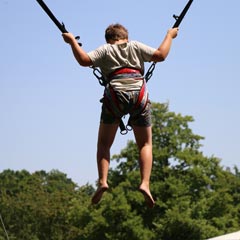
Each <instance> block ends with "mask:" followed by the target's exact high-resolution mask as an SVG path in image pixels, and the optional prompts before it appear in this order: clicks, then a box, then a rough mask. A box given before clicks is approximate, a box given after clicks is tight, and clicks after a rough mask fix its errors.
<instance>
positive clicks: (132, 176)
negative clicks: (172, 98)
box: [0, 103, 240, 240]
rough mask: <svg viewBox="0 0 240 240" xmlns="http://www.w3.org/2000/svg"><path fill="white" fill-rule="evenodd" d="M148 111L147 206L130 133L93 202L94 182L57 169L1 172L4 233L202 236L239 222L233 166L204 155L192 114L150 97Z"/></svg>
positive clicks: (29, 238)
mask: <svg viewBox="0 0 240 240" xmlns="http://www.w3.org/2000/svg"><path fill="white" fill-rule="evenodd" d="M152 119H153V170H152V176H151V190H152V193H153V196H154V197H155V198H156V206H155V207H154V208H153V209H148V208H147V206H146V204H145V202H144V198H143V196H142V194H141V193H140V192H138V191H137V188H138V185H139V181H140V174H139V165H138V149H137V147H136V145H135V143H134V142H133V141H129V142H128V143H127V146H126V147H125V148H124V149H122V150H121V152H120V153H119V154H117V155H115V156H113V161H116V162H117V166H116V167H115V168H114V169H110V172H109V185H110V187H111V188H110V189H109V191H108V192H107V193H105V194H104V196H103V198H102V201H101V202H100V204H98V205H97V206H92V205H91V202H90V200H91V196H92V194H93V192H94V190H95V189H94V187H93V186H91V185H89V184H86V185H84V186H81V187H79V186H77V185H76V184H75V183H73V182H72V181H71V179H68V178H67V176H66V175H65V174H64V173H61V172H59V171H57V170H53V171H51V172H49V173H46V172H45V171H38V172H35V173H32V174H30V173H29V172H27V171H25V170H22V171H11V170H5V171H3V172H2V173H0V179H1V181H0V209H1V212H0V213H1V216H2V217H3V219H4V223H5V225H6V229H7V232H8V234H9V237H10V239H11V240H13V239H24V240H61V239H64V240H126V239H131V240H169V239H171V240H203V239H207V238H209V237H213V236H216V235H220V234H224V233H228V232H232V231H237V230H239V225H240V173H239V170H238V169H237V168H236V167H235V168H234V169H233V171H230V170H229V169H227V170H226V169H223V167H221V165H220V161H219V159H217V158H216V157H214V156H211V157H206V156H204V155H203V153H202V152H201V151H200V148H201V141H202V140H203V137H201V136H199V135H196V134H194V133H193V132H192V130H191V129H190V127H189V124H190V123H192V122H193V118H192V117H190V116H182V115H180V114H175V113H173V112H169V111H168V106H167V104H158V103H153V104H152ZM4 236H5V235H4V231H3V229H2V227H1V226H0V240H3V239H5V238H4Z"/></svg>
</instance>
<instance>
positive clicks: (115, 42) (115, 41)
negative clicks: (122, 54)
mask: <svg viewBox="0 0 240 240" xmlns="http://www.w3.org/2000/svg"><path fill="white" fill-rule="evenodd" d="M126 42H128V39H119V40H109V41H108V43H110V44H121V43H126Z"/></svg>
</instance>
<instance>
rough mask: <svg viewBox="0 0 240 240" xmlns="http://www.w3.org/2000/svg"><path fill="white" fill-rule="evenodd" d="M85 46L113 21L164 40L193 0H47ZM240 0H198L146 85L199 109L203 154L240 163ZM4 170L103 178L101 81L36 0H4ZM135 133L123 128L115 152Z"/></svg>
mask: <svg viewBox="0 0 240 240" xmlns="http://www.w3.org/2000/svg"><path fill="white" fill-rule="evenodd" d="M45 1H46V3H47V4H48V5H49V7H50V8H51V9H52V11H53V12H54V13H55V15H56V16H57V17H58V18H59V20H60V21H64V23H65V25H66V27H67V29H68V31H70V32H73V33H74V34H75V35H80V36H81V41H82V43H83V47H84V49H85V50H86V51H90V50H92V49H95V48H96V47H98V46H100V45H101V44H103V43H104V30H105V28H106V27H107V26H108V25H109V24H110V23H116V22H119V23H122V24H123V25H125V26H126V27H127V28H128V29H129V32H130V39H133V40H139V41H142V42H144V43H146V44H149V45H151V46H153V47H158V46H159V44H160V43H161V41H162V39H163V37H164V35H165V33H166V31H167V29H168V28H170V27H171V26H172V25H173V23H174V19H173V18H172V15H173V14H174V13H175V14H178V13H179V12H180V11H181V10H182V8H183V7H184V6H185V4H186V2H187V0H186V1H185V0H181V1H180V0H165V1H163V0H161V1H159V0H152V1H148V2H146V1H139V0H138V1H137V0H133V1H126V0H123V1H117V2H115V1H107V0H102V1H96V0H93V1H79V0H71V1H67V0H62V1H53V0H45ZM239 9H240V1H239V0H229V1H226V0H211V1H209V0H194V2H193V5H192V7H191V9H190V11H189V13H188V15H187V16H186V18H185V19H184V21H183V23H182V25H181V27H180V31H179V36H178V38H177V39H175V40H174V42H173V47H172V51H171V53H170V55H169V56H168V59H167V60H166V61H165V62H164V63H159V64H158V65H157V68H156V70H155V72H154V76H153V78H152V79H151V80H150V82H149V84H148V87H149V91H150V98H151V100H152V101H155V102H169V108H170V111H174V112H176V113H181V114H182V115H191V116H193V117H194V119H195V121H194V123H192V124H191V128H192V129H193V131H194V132H195V133H196V134H199V135H201V136H204V137H205V140H204V141H202V144H203V147H202V149H201V150H202V151H203V153H204V155H205V156H212V155H214V156H216V157H218V158H220V159H222V161H221V164H222V165H223V166H229V167H233V166H234V165H236V166H238V167H240V164H239V160H240V154H239V149H240V141H239V136H240V127H239V123H240V107H239V104H240V94H239V90H240V60H239V56H240V46H239V43H240V30H239V24H238V23H239V21H238V16H239ZM0 22H1V37H0V70H1V71H0V114H1V117H0V171H3V170H4V169H13V170H21V169H26V170H28V171H30V172H34V171H37V170H42V169H43V170H46V171H50V170H52V169H58V170H60V171H62V172H64V173H66V174H67V175H68V177H69V178H72V180H73V181H74V182H76V183H78V184H79V185H82V184H85V183H87V182H89V183H94V182H95V180H96V179H97V168H96V160H95V155H96V141H97V130H98V125H99V113H100V103H99V102H98V101H99V99H100V98H101V96H102V91H103V88H102V87H101V86H100V85H99V84H98V82H97V80H96V79H95V78H94V77H93V75H92V71H91V69H89V68H82V67H80V66H78V64H77V63H76V61H75V60H74V58H73V56H72V53H71V51H70V47H69V46H68V45H66V44H65V43H64V42H63V40H62V37H61V34H60V32H59V30H58V29H57V28H56V27H55V25H54V24H53V23H52V22H51V21H50V19H49V18H48V17H47V15H46V14H45V13H44V12H43V10H42V9H41V8H40V6H39V5H38V3H37V2H36V1H35V0H31V1H30V0H27V1H10V0H0ZM129 139H133V135H132V133H130V134H128V135H127V136H121V135H120V134H119V133H118V135H117V137H116V141H115V143H114V146H113V148H112V154H114V153H119V152H120V150H121V149H122V148H123V147H125V146H126V143H127V141H128V140H129Z"/></svg>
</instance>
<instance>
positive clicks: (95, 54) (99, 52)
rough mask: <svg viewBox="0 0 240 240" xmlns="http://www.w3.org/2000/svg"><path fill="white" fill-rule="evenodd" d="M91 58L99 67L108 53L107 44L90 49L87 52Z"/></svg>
mask: <svg viewBox="0 0 240 240" xmlns="http://www.w3.org/2000/svg"><path fill="white" fill-rule="evenodd" d="M87 54H88V56H89V57H90V59H91V60H92V63H93V65H94V66H95V67H99V66H100V64H101V62H102V59H104V57H105V55H106V48H105V46H104V45H103V46H100V47H98V48H97V49H95V50H93V51H90V52H88V53H87Z"/></svg>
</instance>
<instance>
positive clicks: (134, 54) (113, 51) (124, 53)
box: [88, 41, 156, 77]
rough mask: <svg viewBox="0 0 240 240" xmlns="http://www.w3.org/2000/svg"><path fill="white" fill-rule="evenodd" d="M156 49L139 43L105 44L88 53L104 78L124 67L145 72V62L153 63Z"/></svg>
mask: <svg viewBox="0 0 240 240" xmlns="http://www.w3.org/2000/svg"><path fill="white" fill-rule="evenodd" d="M155 51H156V49H155V48H152V47H149V46H147V45H145V44H143V43H140V42H137V41H129V42H126V43H121V44H104V45H102V46H100V47H99V48H97V49H96V50H94V51H91V52H89V53H88V55H89V57H90V59H91V60H92V62H93V65H94V67H99V68H100V69H101V71H102V74H103V76H104V77H107V76H108V75H109V74H110V73H112V72H113V71H114V70H116V69H118V68H122V67H130V68H136V69H139V70H141V71H142V73H143V72H144V62H149V61H151V58H152V55H153V53H154V52H155Z"/></svg>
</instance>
